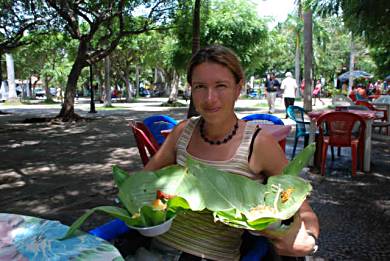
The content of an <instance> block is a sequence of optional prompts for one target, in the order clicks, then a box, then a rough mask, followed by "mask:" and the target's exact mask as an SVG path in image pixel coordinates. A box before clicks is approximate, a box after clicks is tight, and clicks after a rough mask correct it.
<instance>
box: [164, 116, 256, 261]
mask: <svg viewBox="0 0 390 261" xmlns="http://www.w3.org/2000/svg"><path fill="white" fill-rule="evenodd" d="M198 122H199V117H193V118H191V119H190V120H189V121H188V122H187V125H186V126H185V127H184V130H183V132H182V134H181V136H180V138H179V139H178V142H177V144H176V149H177V153H176V161H177V163H178V164H179V165H182V166H184V165H185V162H186V159H187V157H188V156H191V157H192V158H194V159H197V160H199V161H201V162H203V163H205V164H208V165H210V166H213V167H216V168H218V169H220V170H223V171H228V172H231V173H235V174H239V175H243V176H246V177H249V178H251V179H255V180H259V182H262V176H261V175H255V174H253V173H251V172H250V170H249V166H248V153H249V146H250V143H251V139H252V135H253V133H254V131H255V129H256V125H255V124H246V125H245V130H244V135H243V137H242V140H241V143H240V145H239V147H238V148H237V150H236V152H235V154H234V156H233V157H232V158H231V159H229V160H224V161H209V160H202V159H199V158H197V157H194V156H192V155H190V154H189V153H188V152H187V147H188V143H189V141H190V139H191V136H192V134H193V131H194V129H195V127H196V125H197V124H198ZM242 233H243V230H242V229H237V228H233V227H229V226H227V225H224V224H222V223H220V222H214V218H213V215H212V213H211V212H210V211H208V210H205V211H202V212H192V211H186V212H182V213H180V214H178V215H177V217H176V218H175V220H174V222H173V224H172V227H171V229H170V230H169V231H168V232H167V233H165V234H163V235H161V236H159V237H158V240H159V241H161V242H163V243H164V244H166V245H168V246H171V247H174V248H177V249H179V250H181V251H184V252H186V253H190V254H192V255H196V256H199V257H203V258H207V259H211V260H239V258H240V246H241V236H242Z"/></svg>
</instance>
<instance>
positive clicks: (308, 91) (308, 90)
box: [303, 9, 313, 112]
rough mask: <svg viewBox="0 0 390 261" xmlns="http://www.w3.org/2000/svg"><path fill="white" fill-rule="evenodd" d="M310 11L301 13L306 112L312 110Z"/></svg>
mask: <svg viewBox="0 0 390 261" xmlns="http://www.w3.org/2000/svg"><path fill="white" fill-rule="evenodd" d="M312 16H313V14H312V11H311V10H310V9H308V10H305V12H304V14H303V22H304V27H303V33H304V53H305V57H304V62H305V73H304V75H305V91H304V102H303V108H304V109H305V111H306V112H308V111H311V110H312V105H311V98H312V66H313V21H312V18H313V17H312Z"/></svg>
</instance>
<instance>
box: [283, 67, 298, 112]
mask: <svg viewBox="0 0 390 261" xmlns="http://www.w3.org/2000/svg"><path fill="white" fill-rule="evenodd" d="M297 88H298V86H297V82H296V80H295V79H294V78H293V77H292V74H291V73H290V72H287V73H286V78H285V79H284V80H283V81H282V85H281V87H280V89H282V91H283V98H284V106H285V107H286V119H287V117H288V115H287V108H288V106H290V105H294V102H295V91H296V89H297Z"/></svg>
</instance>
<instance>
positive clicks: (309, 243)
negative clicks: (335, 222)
mask: <svg viewBox="0 0 390 261" xmlns="http://www.w3.org/2000/svg"><path fill="white" fill-rule="evenodd" d="M261 234H262V235H264V236H265V237H267V238H268V239H269V240H270V241H271V242H272V244H273V246H274V248H275V250H276V252H277V253H278V254H279V255H282V256H306V255H309V254H311V253H312V252H313V249H314V246H315V239H314V238H313V237H312V236H310V235H308V233H307V228H306V226H305V224H304V223H303V222H302V220H301V218H300V215H299V214H296V215H295V216H294V222H293V223H292V224H291V225H290V226H289V228H288V229H286V230H285V231H284V232H281V231H280V230H276V231H275V230H272V229H269V230H267V229H266V230H263V231H262V232H261Z"/></svg>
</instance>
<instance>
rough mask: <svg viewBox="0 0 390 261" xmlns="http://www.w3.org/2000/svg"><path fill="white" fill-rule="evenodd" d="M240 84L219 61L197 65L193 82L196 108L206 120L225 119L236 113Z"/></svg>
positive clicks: (193, 96) (192, 87)
mask: <svg viewBox="0 0 390 261" xmlns="http://www.w3.org/2000/svg"><path fill="white" fill-rule="evenodd" d="M240 85H241V82H240V83H236V81H235V79H234V76H233V74H232V73H231V71H230V70H229V69H228V68H226V67H225V66H222V65H220V64H217V63H202V64H200V65H198V66H196V67H195V68H194V70H193V71H192V83H191V93H192V98H193V101H194V105H195V109H196V110H197V111H198V112H199V114H200V115H202V117H203V118H204V119H205V120H206V121H214V122H216V121H223V120H224V119H226V118H227V117H229V116H231V115H232V114H233V113H234V103H235V101H236V100H237V98H238V96H239V94H240V89H241V88H240Z"/></svg>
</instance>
